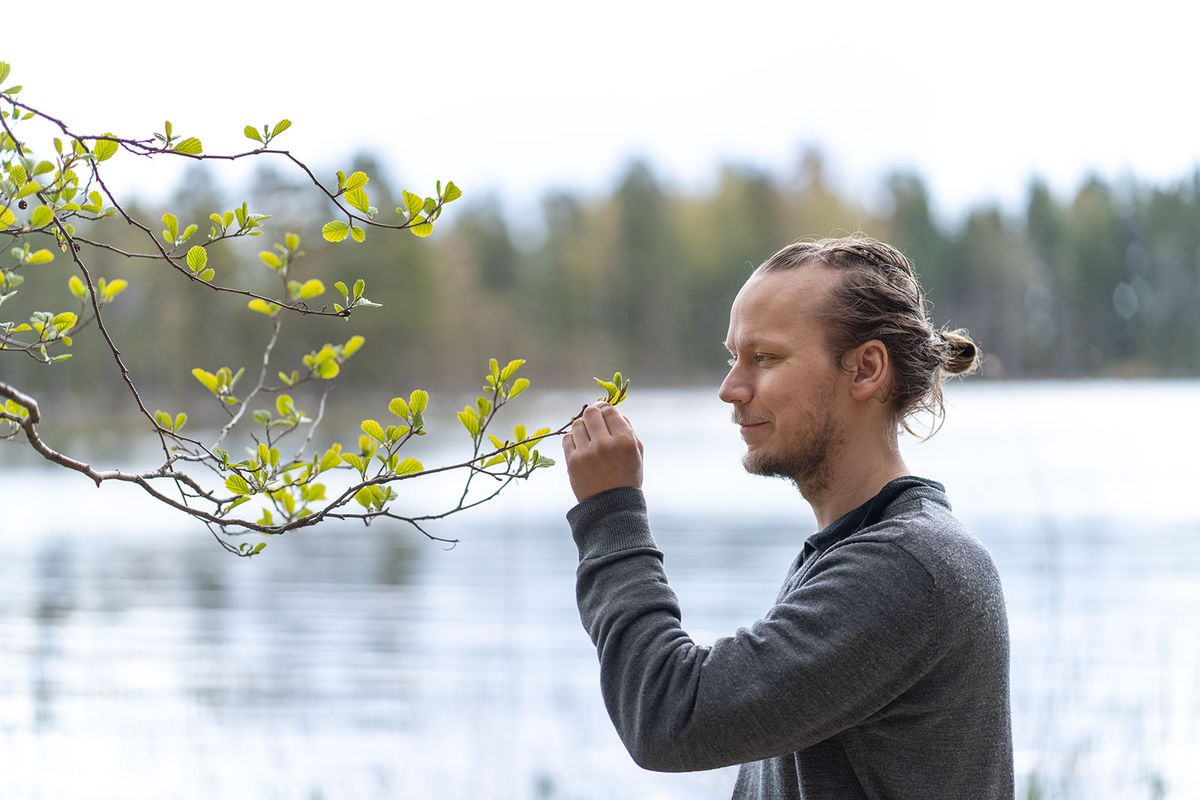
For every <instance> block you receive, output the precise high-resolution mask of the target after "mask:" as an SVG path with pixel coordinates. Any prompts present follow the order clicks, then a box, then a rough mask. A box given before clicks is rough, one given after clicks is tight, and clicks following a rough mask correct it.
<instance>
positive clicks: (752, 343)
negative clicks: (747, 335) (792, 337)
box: [721, 339, 782, 353]
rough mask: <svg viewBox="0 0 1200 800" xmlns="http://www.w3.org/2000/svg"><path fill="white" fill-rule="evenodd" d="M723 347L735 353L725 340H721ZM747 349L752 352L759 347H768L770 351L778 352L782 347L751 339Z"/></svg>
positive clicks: (773, 343) (775, 343)
mask: <svg viewBox="0 0 1200 800" xmlns="http://www.w3.org/2000/svg"><path fill="white" fill-rule="evenodd" d="M721 347H724V348H725V349H726V350H728V351H729V352H730V353H733V348H731V347H730V346H729V345H728V344H727V343H726V342H725V340H724V339H722V340H721ZM746 347H748V348H750V349H752V350H753V349H755V348H758V347H766V348H767V349H768V350H778V349H779V348H780V347H782V345H781V344H779V343H777V342H766V341H759V340H757V339H751V340H750V341H748V342H746Z"/></svg>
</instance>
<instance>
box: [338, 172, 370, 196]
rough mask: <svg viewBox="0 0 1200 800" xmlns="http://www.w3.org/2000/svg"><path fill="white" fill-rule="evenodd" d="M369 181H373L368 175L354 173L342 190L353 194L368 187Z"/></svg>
mask: <svg viewBox="0 0 1200 800" xmlns="http://www.w3.org/2000/svg"><path fill="white" fill-rule="evenodd" d="M369 180H371V179H370V178H368V177H367V173H365V172H354V173H351V175H350V177H349V178H347V179H346V185H345V186H343V187H342V189H344V190H345V191H347V192H352V191H354V190H355V189H359V188H361V187H363V186H366V185H367V181H369Z"/></svg>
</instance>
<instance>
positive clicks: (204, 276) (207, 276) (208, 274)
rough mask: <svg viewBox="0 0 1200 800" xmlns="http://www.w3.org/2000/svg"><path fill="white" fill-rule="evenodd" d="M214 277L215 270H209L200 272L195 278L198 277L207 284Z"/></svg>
mask: <svg viewBox="0 0 1200 800" xmlns="http://www.w3.org/2000/svg"><path fill="white" fill-rule="evenodd" d="M216 275H217V272H216V270H214V269H211V268H210V269H206V270H204V271H203V272H201V273H200V274H199V275H198V276H197V277H199V278H200V280H202V281H204V282H205V283H207V282H209V281H211V280H212V279H213V278H214V277H216Z"/></svg>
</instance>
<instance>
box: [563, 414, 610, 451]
mask: <svg viewBox="0 0 1200 800" xmlns="http://www.w3.org/2000/svg"><path fill="white" fill-rule="evenodd" d="M604 417H605V414H604V413H603V412H601V411H600V409H599V408H597V407H596V406H588V407H587V408H585V409H584V411H583V424H584V426H585V427H586V428H587V433H588V439H590V440H591V441H593V442H594V441H596V440H597V439H603V438H604V437H606V436H611V435H612V434H611V433H610V432H609V430H608V425H607V423H606V422H605V419H604ZM578 423H579V420H576V424H578ZM571 429H572V430H574V426H572V427H571Z"/></svg>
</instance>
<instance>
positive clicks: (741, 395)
mask: <svg viewBox="0 0 1200 800" xmlns="http://www.w3.org/2000/svg"><path fill="white" fill-rule="evenodd" d="M752 395H753V392H752V391H751V388H750V384H749V383H747V382H746V380H745V378H744V377H743V376H742V374H741V372H740V371H739V370H738V368H737V367H734V368H733V369H731V370H729V374H728V375H726V376H725V380H724V381H723V382H722V383H721V388H720V390H719V391H718V392H717V397H720V398H721V399H722V400H723V401H725V402H726V403H748V402H749V401H750V397H751V396H752Z"/></svg>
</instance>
